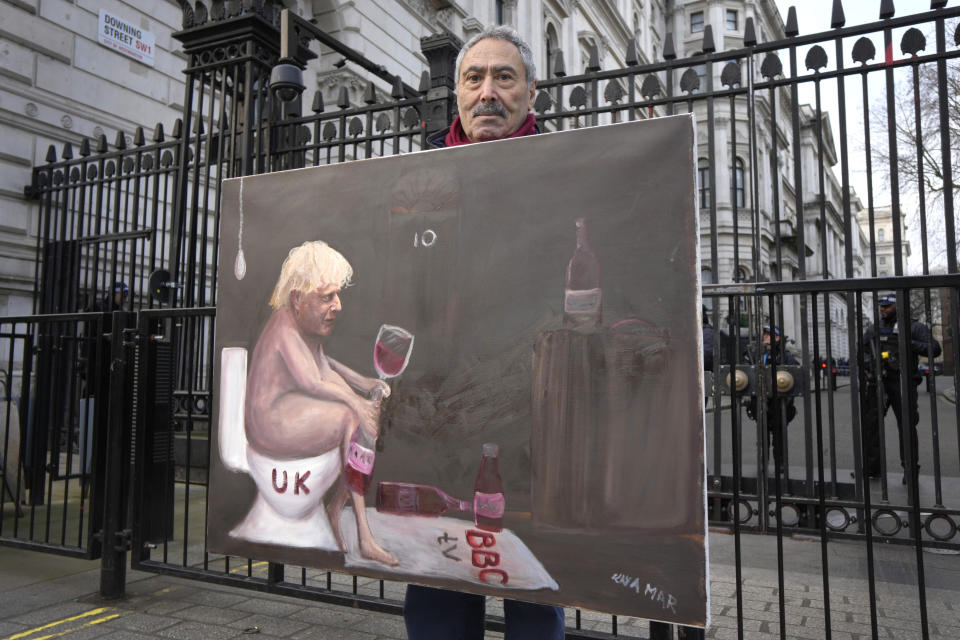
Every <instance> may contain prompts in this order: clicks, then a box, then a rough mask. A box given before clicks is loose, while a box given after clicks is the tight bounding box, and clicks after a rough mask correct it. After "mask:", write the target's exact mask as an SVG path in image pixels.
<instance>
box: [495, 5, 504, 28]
mask: <svg viewBox="0 0 960 640" xmlns="http://www.w3.org/2000/svg"><path fill="white" fill-rule="evenodd" d="M494 7H495V9H494V20H496V22H497V24H503V0H496V2H495V3H494Z"/></svg>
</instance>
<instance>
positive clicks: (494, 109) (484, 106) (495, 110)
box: [470, 102, 507, 118]
mask: <svg viewBox="0 0 960 640" xmlns="http://www.w3.org/2000/svg"><path fill="white" fill-rule="evenodd" d="M470 115H472V116H473V117H474V118H476V117H477V116H500V117H501V118H506V117H507V110H506V109H505V108H504V106H503V105H502V104H500V103H499V102H481V103H480V104H478V105H477V106H475V107H474V108H473V111H471V112H470Z"/></svg>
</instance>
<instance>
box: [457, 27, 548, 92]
mask: <svg viewBox="0 0 960 640" xmlns="http://www.w3.org/2000/svg"><path fill="white" fill-rule="evenodd" d="M488 38H493V39H494V40H506V41H507V42H510V43H512V44H513V45H514V46H515V47H516V48H517V49H518V50H519V51H520V59H521V60H523V68H524V70H525V72H526V74H527V86H528V87H532V86H533V82H534V80H536V79H537V66H536V65H535V64H534V63H533V50H532V49H531V48H530V45H528V44H527V43H526V42H524V41H523V38H521V37H520V34H519V33H517V31H516V30H515V29H513V28H512V27H508V26H506V25H502V24H501V25H495V26H493V27H487V28H486V29H484V30H483V31H481V32H480V33H478V34H477V35H475V36H473V37H472V38H470V39H469V40H467V43H466V44H465V45H463V48H462V49H460V53H458V54H457V84H459V83H460V64H461V63H462V62H463V57H464V56H465V55H467V51H470V49H472V48H473V45H475V44H477V43H478V42H480V41H481V40H487V39H488Z"/></svg>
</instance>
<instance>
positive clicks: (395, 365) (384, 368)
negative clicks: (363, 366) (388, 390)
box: [373, 324, 413, 380]
mask: <svg viewBox="0 0 960 640" xmlns="http://www.w3.org/2000/svg"><path fill="white" fill-rule="evenodd" d="M412 351H413V334H412V333H410V332H409V331H407V330H406V329H403V328H401V327H395V326H393V325H390V324H384V325H380V331H379V332H377V341H376V343H375V346H374V348H373V366H374V368H375V369H376V370H377V374H378V375H379V376H380V379H381V380H386V379H388V378H395V377H397V376H398V375H400V374H401V373H403V370H404V369H406V368H407V363H408V362H410V353H411V352H412Z"/></svg>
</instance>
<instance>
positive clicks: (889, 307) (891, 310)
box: [880, 303, 897, 321]
mask: <svg viewBox="0 0 960 640" xmlns="http://www.w3.org/2000/svg"><path fill="white" fill-rule="evenodd" d="M880 315H881V316H883V317H884V319H886V320H887V321H890V320H895V319H896V317H897V305H896V303H893V304H885V305H883V306H881V307H880Z"/></svg>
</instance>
